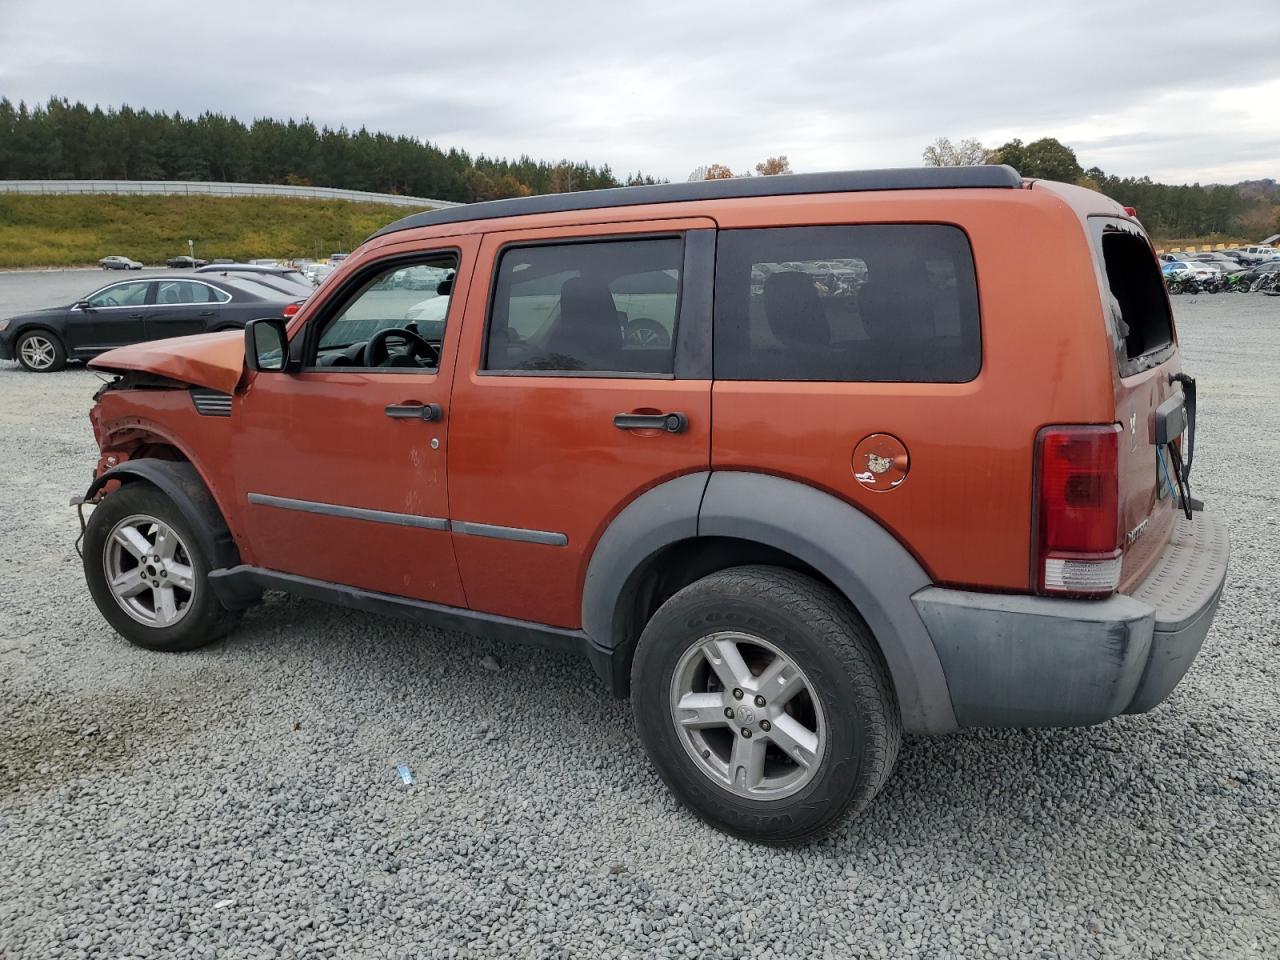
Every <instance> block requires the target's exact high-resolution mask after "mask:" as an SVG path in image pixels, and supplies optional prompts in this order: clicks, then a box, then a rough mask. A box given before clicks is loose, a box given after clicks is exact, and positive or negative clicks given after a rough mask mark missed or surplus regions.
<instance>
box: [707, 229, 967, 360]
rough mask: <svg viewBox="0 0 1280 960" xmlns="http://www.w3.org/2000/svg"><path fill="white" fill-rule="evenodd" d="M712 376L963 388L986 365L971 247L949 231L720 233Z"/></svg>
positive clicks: (959, 233) (957, 231)
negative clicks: (983, 358) (713, 373)
mask: <svg viewBox="0 0 1280 960" xmlns="http://www.w3.org/2000/svg"><path fill="white" fill-rule="evenodd" d="M714 323H715V337H714V348H713V350H714V363H715V376H716V377H717V378H718V379H723V380H817V381H905V382H937V383H960V382H964V381H967V380H972V379H973V378H974V377H975V376H977V374H978V370H979V368H980V367H981V364H982V338H981V331H980V323H979V316H978V292H977V279H976V277H975V274H974V266H973V254H972V251H971V249H970V247H969V241H968V238H967V237H966V236H965V234H964V232H963V231H961V230H960V229H958V228H956V227H952V226H946V225H942V224H875V225H851V226H833V227H783V228H769V229H760V230H728V231H722V232H721V233H720V235H719V240H718V241H717V263H716V297H715V320H714Z"/></svg>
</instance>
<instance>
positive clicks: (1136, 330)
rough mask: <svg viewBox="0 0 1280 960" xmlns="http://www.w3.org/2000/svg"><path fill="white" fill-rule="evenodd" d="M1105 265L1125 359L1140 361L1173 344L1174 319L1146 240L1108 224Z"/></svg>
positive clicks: (1114, 320)
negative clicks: (1141, 358) (1170, 313)
mask: <svg viewBox="0 0 1280 960" xmlns="http://www.w3.org/2000/svg"><path fill="white" fill-rule="evenodd" d="M1102 262H1103V269H1104V270H1105V271H1106V274H1107V286H1108V288H1109V292H1110V294H1111V298H1110V299H1111V316H1112V322H1113V323H1114V325H1115V330H1116V333H1117V335H1118V336H1119V338H1120V339H1121V340H1123V341H1124V352H1125V357H1126V358H1127V359H1128V360H1137V359H1138V358H1139V357H1143V356H1146V355H1148V354H1155V353H1159V352H1160V351H1161V350H1163V349H1164V348H1165V347H1167V346H1169V345H1170V344H1171V343H1173V320H1172V318H1171V317H1170V316H1169V298H1168V297H1166V296H1165V292H1164V280H1163V278H1162V275H1161V272H1160V269H1159V268H1158V267H1157V265H1156V261H1155V259H1154V257H1153V256H1152V254H1151V246H1150V244H1149V243H1148V242H1147V240H1146V238H1145V237H1143V236H1140V235H1139V234H1137V233H1132V232H1130V231H1129V230H1126V229H1123V228H1120V227H1116V226H1112V225H1107V226H1104V227H1103V229H1102Z"/></svg>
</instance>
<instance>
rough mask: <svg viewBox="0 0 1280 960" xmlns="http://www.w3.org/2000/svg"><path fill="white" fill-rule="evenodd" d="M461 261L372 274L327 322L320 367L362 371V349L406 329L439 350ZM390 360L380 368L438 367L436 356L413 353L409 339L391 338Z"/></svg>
mask: <svg viewBox="0 0 1280 960" xmlns="http://www.w3.org/2000/svg"><path fill="white" fill-rule="evenodd" d="M456 266H457V259H456V258H455V257H453V256H446V257H439V258H437V259H433V260H431V261H429V262H426V263H418V264H412V265H407V266H406V265H403V264H401V265H397V266H394V267H388V268H386V269H384V270H382V271H380V272H378V273H376V274H374V275H373V276H372V277H371V278H370V279H369V280H368V281H367V282H365V283H364V284H363V285H361V286H360V287H359V288H358V289H357V290H356V292H355V293H354V294H352V295H351V296H350V297H349V298H347V299H346V301H345V302H344V303H343V304H342V305H341V307H340V308H339V310H338V313H337V314H336V315H332V317H331V319H329V320H328V321H325V323H324V326H323V328H322V329H321V333H320V339H319V357H318V358H317V362H318V363H319V364H320V365H322V366H329V365H339V366H351V365H354V366H361V365H363V364H364V362H365V356H364V352H363V347H364V346H365V345H367V344H368V342H369V339H370V338H371V337H373V335H374V334H376V333H378V332H380V331H382V330H392V329H397V330H408V331H410V332H411V333H416V334H417V335H418V336H420V337H422V338H423V339H424V340H426V341H428V342H429V343H431V344H433V345H435V346H436V347H439V345H440V342H441V341H442V340H443V339H444V325H445V318H446V315H447V314H448V312H449V302H450V299H451V294H452V292H453V277H454V271H455V268H456ZM386 345H387V348H388V350H387V356H386V358H385V362H380V363H378V364H377V365H379V366H388V367H397V366H404V367H411V366H419V367H423V366H434V365H435V357H434V355H429V354H427V353H426V352H424V351H423V350H422V349H421V348H418V349H417V350H414V349H410V345H411V344H410V340H409V339H408V338H405V337H399V336H397V337H392V338H388V339H387V342H386Z"/></svg>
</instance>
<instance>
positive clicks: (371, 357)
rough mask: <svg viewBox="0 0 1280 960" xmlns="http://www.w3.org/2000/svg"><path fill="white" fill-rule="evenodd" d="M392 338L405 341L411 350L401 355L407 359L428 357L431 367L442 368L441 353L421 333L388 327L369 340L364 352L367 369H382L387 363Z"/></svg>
mask: <svg viewBox="0 0 1280 960" xmlns="http://www.w3.org/2000/svg"><path fill="white" fill-rule="evenodd" d="M392 337H395V338H396V339H399V340H403V341H404V342H405V345H406V346H407V347H408V348H409V349H408V352H406V353H404V354H401V356H405V357H426V358H427V359H428V360H429V361H430V364H429V365H430V366H433V367H438V366H440V351H439V350H437V349H436V348H435V347H433V346H432V345H431V342H430V341H428V340H427V339H426V338H425V337H423V336H422V335H421V334H419V333H414V332H413V331H412V330H406V329H405V328H404V327H388V328H387V329H385V330H379V331H378V332H377V333H375V334H374V335H373V336H372V337H370V338H369V345H368V346H367V347H365V350H364V365H365V366H366V367H380V366H382V365H383V364H385V363H386V362H387V360H388V359H389V358H390V356H391V354H390V352H389V351H388V350H387V341H388V340H390V339H391V338H392Z"/></svg>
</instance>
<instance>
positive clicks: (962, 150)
mask: <svg viewBox="0 0 1280 960" xmlns="http://www.w3.org/2000/svg"><path fill="white" fill-rule="evenodd" d="M989 153H990V151H989V150H987V148H986V147H984V146H983V145H982V144H980V143H979V142H978V141H977V140H974V139H972V138H970V139H968V140H961V141H960V142H959V143H952V142H951V141H950V140H949V139H948V138H946V137H939V138H938V139H937V140H935V141H933V143H931V144H929V146H927V147H925V148H924V165H925V166H926V167H969V166H975V165H977V164H982V163H986V162H987V156H988V154H989Z"/></svg>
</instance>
